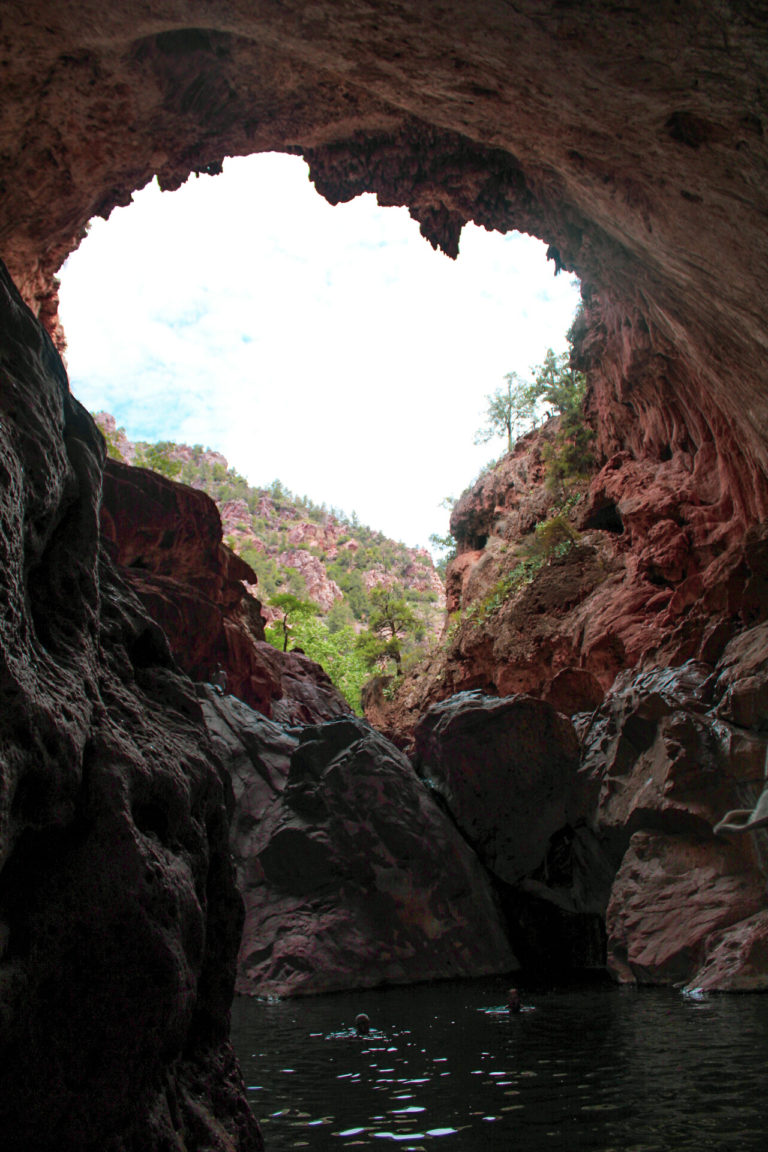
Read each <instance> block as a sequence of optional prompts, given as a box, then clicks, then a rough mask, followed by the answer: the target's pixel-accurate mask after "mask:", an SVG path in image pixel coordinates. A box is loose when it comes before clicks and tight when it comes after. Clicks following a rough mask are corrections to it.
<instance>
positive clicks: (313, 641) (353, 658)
mask: <svg viewBox="0 0 768 1152" xmlns="http://www.w3.org/2000/svg"><path fill="white" fill-rule="evenodd" d="M291 635H292V637H293V645H294V647H296V648H301V649H302V650H303V652H304V653H305V654H306V655H307V656H308V657H309V658H310V660H314V661H315V662H316V663H317V664H320V665H321V666H322V667H323V668H324V669H325V671H326V672H327V673H328V675H329V676H330V678H331V681H332V682H333V684H334V685H335V686H336V687H337V688H338V690H339V691H340V692H341V694H342V696H344V698H345V699H346V700H347V702H348V703H349V705H350V707H351V708H353V709H354V711H355V712H356V713H357V714H358V716H362V714H363V709H362V704H361V700H360V696H361V691H362V687H363V684H364V683H365V682H366V680H367V679H368V678H369V676H370V672H369V670H368V664H367V663H366V661H365V659H364V657H363V654H362V653H361V651H360V649H359V647H358V644H357V635H356V633H355V630H354V628H353V627H352V626H351V625H349V624H345V625H343V626H342V627H340V628H336V629H335V630H333V631H332V630H331V629H330V628H329V627H328V625H327V624H326V623H325V621H323V620H320V619H318V618H317V617H316V616H303V617H300V618H298V619H297V620H296V623H295V624H294V626H293V628H292V632H291Z"/></svg>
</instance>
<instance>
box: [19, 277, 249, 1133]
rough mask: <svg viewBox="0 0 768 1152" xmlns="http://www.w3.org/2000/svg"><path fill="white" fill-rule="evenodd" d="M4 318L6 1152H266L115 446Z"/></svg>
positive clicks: (219, 808)
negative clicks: (237, 1046) (117, 482)
mask: <svg viewBox="0 0 768 1152" xmlns="http://www.w3.org/2000/svg"><path fill="white" fill-rule="evenodd" d="M0 316H1V320H0V330H1V331H2V344H1V346H0V357H1V358H2V359H1V365H2V367H1V371H2V389H1V390H0V401H1V402H2V420H1V422H0V433H1V435H2V476H3V482H4V483H3V498H2V534H1V535H0V542H1V546H2V550H3V555H2V570H3V574H4V585H3V611H2V622H1V624H0V626H1V627H2V636H3V645H2V664H1V665H0V669H1V676H2V679H1V681H0V688H1V690H2V698H3V703H2V712H0V726H1V732H2V752H3V763H2V778H1V779H2V794H1V796H0V844H1V846H2V857H1V861H2V871H1V872H0V924H1V925H2V927H1V928H0V1019H2V1028H1V1029H0V1051H1V1052H2V1066H3V1075H2V1078H1V1079H0V1123H1V1124H2V1132H3V1143H4V1147H7V1148H9V1149H16V1148H18V1149H22V1148H23V1149H29V1148H31V1147H35V1148H40V1149H48V1148H50V1149H54V1148H55V1149H72V1150H73V1152H74V1150H75V1149H96V1148H104V1147H109V1148H111V1149H115V1150H116V1152H118V1150H120V1152H122V1150H123V1149H126V1150H127V1149H129V1148H130V1149H133V1148H136V1147H138V1146H141V1147H146V1148H148V1149H149V1148H151V1149H154V1148H157V1149H160V1148H163V1149H176V1148H178V1149H179V1150H181V1149H182V1148H185V1147H189V1146H190V1144H192V1145H193V1146H201V1147H202V1146H206V1147H211V1148H215V1149H219V1150H221V1152H224V1150H225V1149H226V1150H227V1152H229V1150H232V1149H242V1150H245V1149H249V1150H250V1149H256V1148H260V1147H261V1143H260V1139H259V1136H258V1132H257V1129H256V1126H255V1122H254V1121H253V1119H252V1118H251V1115H250V1112H249V1111H248V1109H247V1107H246V1105H245V1103H244V1100H243V1097H242V1095H241V1083H240V1078H239V1071H238V1069H237V1065H236V1063H235V1060H234V1057H233V1056H232V1053H231V1051H230V1049H229V1045H228V1040H227V1036H228V1019H229V1015H228V1014H229V1004H230V1001H231V995H232V985H233V980H234V963H235V956H236V951H237V942H238V936H239V926H240V922H241V915H242V913H241V904H240V900H239V897H238V895H237V892H236V889H235V885H234V876H233V871H232V866H231V862H230V857H229V852H228V842H227V816H226V809H225V798H226V794H227V793H226V787H225V782H224V778H223V775H222V772H221V769H220V767H219V765H218V762H217V760H216V758H215V755H214V754H213V751H212V749H211V746H210V743H209V741H208V738H207V735H206V731H205V726H204V723H203V718H202V714H201V712H200V707H199V705H198V703H197V701H196V699H195V697H194V694H193V692H192V690H191V685H190V684H189V682H188V681H187V680H186V679H185V678H184V677H182V676H181V675H179V674H178V672H177V671H176V669H175V666H174V663H173V660H172V658H171V654H170V652H169V649H168V644H167V641H166V639H165V637H164V636H163V634H162V632H161V631H160V629H159V628H158V627H157V625H156V624H154V623H153V622H152V621H151V620H150V618H149V617H148V616H147V614H146V613H145V611H144V610H143V609H142V607H141V605H140V603H139V601H138V600H137V599H136V597H135V595H134V594H133V593H132V591H131V589H130V587H129V586H128V585H127V584H126V583H125V582H124V581H123V580H122V579H121V578H120V576H119V574H118V573H117V571H116V569H115V567H114V565H113V564H112V562H111V560H110V558H109V555H108V554H107V553H106V552H105V550H104V549H103V548H102V547H101V544H100V540H99V531H98V521H99V499H100V489H101V469H102V466H103V444H102V441H101V437H100V436H99V434H98V432H97V431H96V429H95V426H94V424H93V422H92V420H91V419H90V417H89V416H88V415H87V413H86V412H85V411H84V410H83V409H82V408H81V407H80V405H79V404H77V402H76V401H74V400H73V399H72V398H71V396H70V395H69V392H68V389H67V381H66V376H65V373H64V370H63V367H62V365H61V361H60V360H59V357H58V355H57V353H56V352H55V350H54V348H53V346H52V344H51V342H50V340H49V338H48V337H47V336H46V335H45V333H44V332H43V330H42V329H41V328H40V326H39V325H38V324H37V322H36V321H35V320H34V319H33V317H32V316H31V314H30V313H29V312H28V310H27V309H26V307H25V306H24V305H23V304H22V303H21V300H20V299H19V297H18V295H17V294H16V293H15V291H14V290H13V288H12V286H11V283H10V280H9V279H8V277H7V275H6V274H5V272H4V271H3V272H2V277H1V278H0Z"/></svg>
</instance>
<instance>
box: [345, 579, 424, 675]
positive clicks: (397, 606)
mask: <svg viewBox="0 0 768 1152" xmlns="http://www.w3.org/2000/svg"><path fill="white" fill-rule="evenodd" d="M370 601H371V614H370V616H369V617H368V631H367V632H363V633H361V635H360V637H359V639H358V644H359V647H360V650H361V652H362V653H363V656H364V658H365V660H366V661H367V663H368V665H369V667H371V668H373V667H375V666H376V665H377V664H378V663H379V662H380V661H381V660H382V659H390V660H393V661H394V663H395V669H396V671H397V675H398V676H402V674H403V660H402V640H403V638H404V637H406V636H413V637H414V638H416V639H420V638H421V637H422V636H423V635H424V625H423V624H422V623H421V621H419V620H418V619H417V618H416V616H415V614H414V612H413V610H412V609H411V607H410V605H409V604H408V602H407V600H406V599H405V595H404V593H403V589H402V588H401V587H400V586H399V585H398V584H396V585H394V586H393V587H392V588H385V587H383V586H382V585H380V586H379V587H378V588H373V589H372V590H371V594H370Z"/></svg>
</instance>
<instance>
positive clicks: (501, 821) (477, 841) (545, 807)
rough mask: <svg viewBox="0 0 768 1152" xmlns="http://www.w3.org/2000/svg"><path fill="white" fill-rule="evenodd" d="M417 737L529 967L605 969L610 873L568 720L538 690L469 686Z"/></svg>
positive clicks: (421, 764) (427, 770)
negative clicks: (492, 692) (503, 691)
mask: <svg viewBox="0 0 768 1152" xmlns="http://www.w3.org/2000/svg"><path fill="white" fill-rule="evenodd" d="M415 740H416V763H417V767H418V770H419V772H420V773H421V774H422V776H423V777H424V778H425V780H426V781H427V782H428V783H429V785H430V787H431V788H432V789H433V790H434V791H435V792H436V794H438V795H439V796H440V798H441V800H442V802H443V803H444V804H445V805H446V807H447V808H448V811H449V812H450V814H451V817H452V819H453V820H455V821H456V825H457V827H458V828H459V829H460V830H461V832H462V834H463V835H464V836H465V837H466V838H467V840H468V841H469V843H470V844H472V846H473V847H474V848H475V850H476V851H477V853H478V854H479V856H480V859H481V860H482V861H483V863H484V864H485V866H486V867H487V868H488V869H489V870H490V871H491V872H492V873H493V875H494V876H495V877H496V879H497V882H498V883H499V885H500V889H501V891H502V893H503V901H504V907H505V911H506V913H507V917H508V920H509V924H510V931H511V934H512V939H513V942H514V945H515V950H516V952H517V954H518V955H519V957H520V960H521V962H522V963H523V964H524V965H525V966H526V968H529V969H532V970H535V971H536V972H544V971H548V972H550V973H554V972H568V971H572V970H574V969H588V968H600V967H602V966H603V964H604V961H605V940H604V930H603V922H604V918H605V908H606V904H607V901H608V895H609V892H610V886H611V882H612V880H613V868H612V867H611V865H610V861H609V860H608V859H607V857H606V855H605V852H604V850H603V846H602V844H601V843H600V841H599V839H598V837H597V836H596V835H595V833H594V830H593V828H592V827H591V824H590V821H589V816H590V813H591V811H592V809H593V807H594V800H595V795H596V793H595V789H594V787H593V785H592V783H591V782H590V780H589V779H588V778H587V777H586V776H585V775H584V774H583V773H580V772H579V745H578V740H577V737H576V732H575V730H574V727H573V725H572V724H571V722H570V720H568V719H567V717H565V716H563V715H561V714H560V713H558V712H556V711H555V710H554V708H553V707H552V706H551V705H550V704H548V703H545V702H544V701H543V700H536V699H534V698H533V697H530V696H509V697H502V698H498V697H490V696H484V695H483V694H482V693H481V692H461V693H458V694H457V695H456V696H452V697H451V698H450V699H448V700H445V701H443V702H442V703H440V704H436V705H434V706H433V707H432V708H430V709H429V711H428V712H427V713H426V715H425V716H424V717H423V719H422V720H421V722H420V723H419V725H418V726H417V728H416V732H415Z"/></svg>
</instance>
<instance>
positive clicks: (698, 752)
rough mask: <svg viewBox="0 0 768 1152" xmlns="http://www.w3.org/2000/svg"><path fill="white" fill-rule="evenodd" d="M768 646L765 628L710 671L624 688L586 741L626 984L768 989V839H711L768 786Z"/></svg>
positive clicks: (612, 934) (651, 677) (663, 672)
mask: <svg viewBox="0 0 768 1152" xmlns="http://www.w3.org/2000/svg"><path fill="white" fill-rule="evenodd" d="M764 639H765V628H764V626H759V627H757V628H755V629H752V630H750V631H749V632H746V633H743V634H742V635H741V636H739V637H738V638H737V639H736V640H734V641H733V642H732V643H731V644H730V645H729V646H728V647H727V648H726V650H725V653H724V654H723V657H722V659H721V661H720V662H719V664H718V665H717V667H716V668H715V669H714V670H713V669H712V668H711V667H707V666H706V665H704V664H701V663H698V662H689V663H688V664H686V665H683V666H681V667H679V668H676V669H666V668H665V669H659V668H655V669H649V670H648V671H647V672H644V673H641V674H639V675H635V676H631V675H630V674H626V675H625V676H623V677H620V678H619V681H618V682H617V684H616V685H615V687H614V689H613V690H612V691H611V693H609V695H608V697H607V698H606V701H605V703H604V704H603V706H602V707H601V708H600V709H599V710H598V712H597V713H596V714H595V716H594V718H593V720H592V723H591V725H590V726H589V728H588V729H587V731H586V733H585V735H584V756H583V770H584V771H586V772H588V773H589V774H590V775H592V777H593V779H595V781H596V782H598V781H599V783H600V795H599V801H598V807H597V812H596V827H597V830H598V832H599V833H600V835H601V838H602V840H603V843H604V844H605V846H606V848H607V850H608V852H609V855H610V856H611V857H612V859H613V860H614V863H616V864H618V872H617V875H616V879H615V882H614V884H613V887H612V890H611V896H610V903H609V907H608V912H607V925H606V926H607V934H608V964H609V968H610V969H611V970H612V971H613V973H614V975H615V976H616V977H617V979H619V980H623V981H638V982H640V983H677V982H687V983H688V984H689V985H690V986H691V987H705V988H709V989H712V988H720V989H723V990H728V989H738V988H744V989H754V988H766V987H768V964H766V963H765V948H764V921H765V915H766V909H767V907H768V898H767V897H766V877H768V867H767V866H766V865H767V864H768V850H767V849H768V837H767V836H766V833H765V832H764V831H761V830H758V831H757V832H752V833H750V834H749V835H738V834H730V833H729V834H727V835H726V834H722V835H717V834H716V831H717V829H718V828H719V827H720V826H721V822H722V820H723V817H724V816H725V814H726V813H728V812H733V811H734V810H739V811H742V812H743V813H744V817H745V818H746V817H747V815H748V814H749V813H750V812H751V811H752V810H753V809H754V808H755V806H756V805H757V804H758V802H759V800H760V796H761V792H762V790H763V787H764V781H765V763H766V753H767V752H768V744H767V743H766V736H765V732H764V731H763V730H762V725H761V723H760V721H759V719H758V718H759V716H760V714H761V713H760V709H761V702H762V700H763V699H764V693H765V683H766V676H767V675H768V658H767V657H766V649H765V647H764V646H763V642H764ZM745 721H747V723H745Z"/></svg>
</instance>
